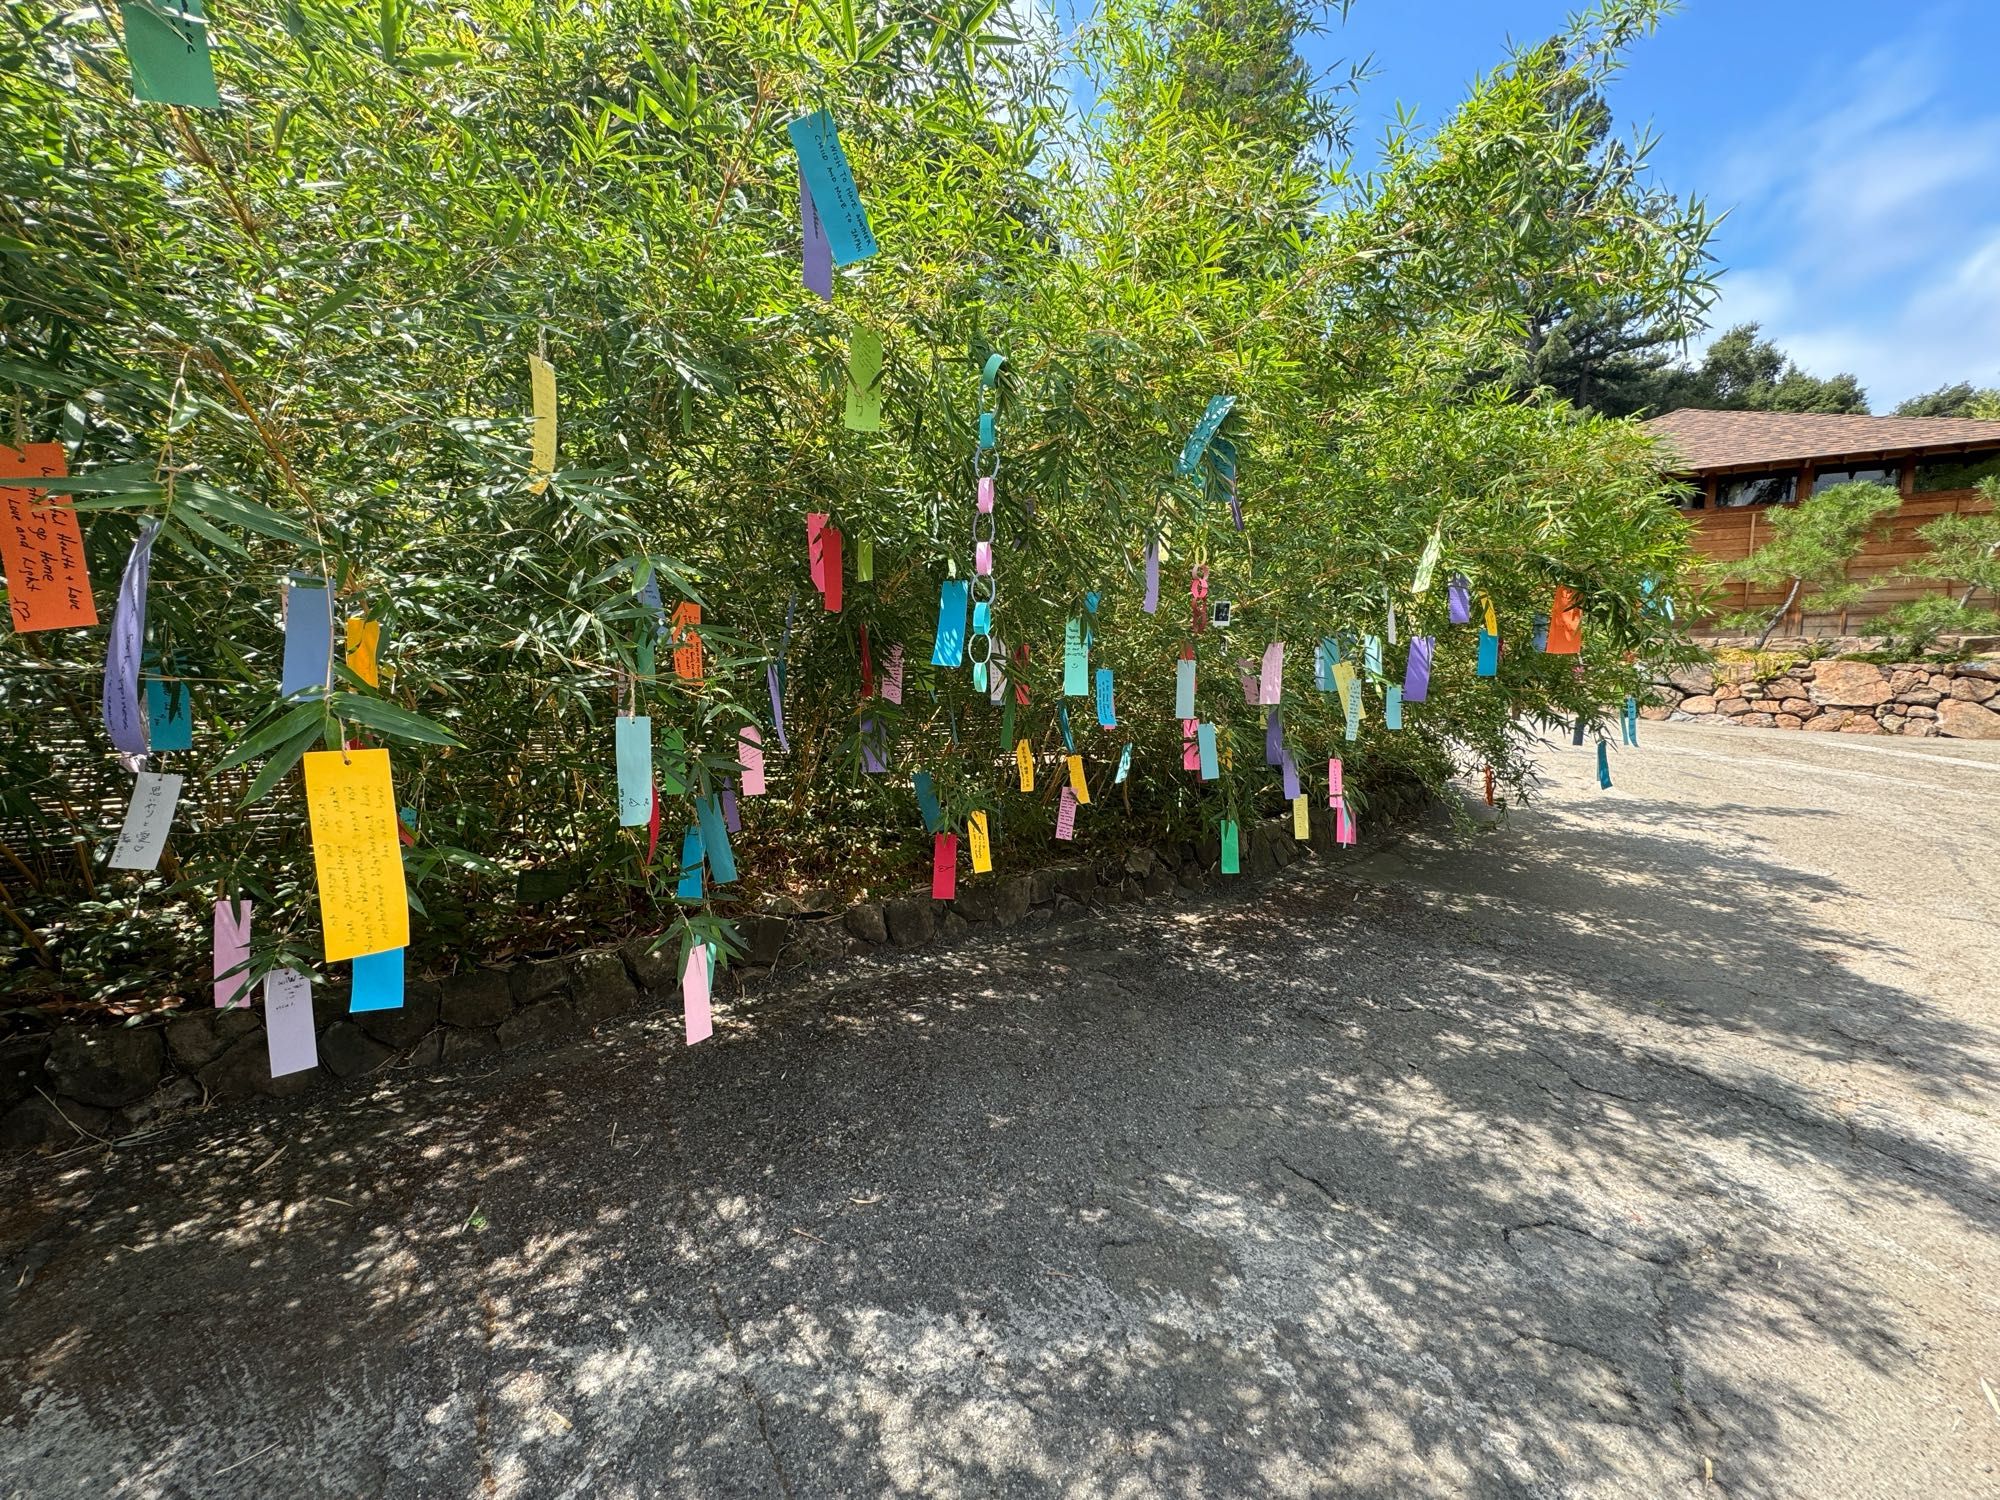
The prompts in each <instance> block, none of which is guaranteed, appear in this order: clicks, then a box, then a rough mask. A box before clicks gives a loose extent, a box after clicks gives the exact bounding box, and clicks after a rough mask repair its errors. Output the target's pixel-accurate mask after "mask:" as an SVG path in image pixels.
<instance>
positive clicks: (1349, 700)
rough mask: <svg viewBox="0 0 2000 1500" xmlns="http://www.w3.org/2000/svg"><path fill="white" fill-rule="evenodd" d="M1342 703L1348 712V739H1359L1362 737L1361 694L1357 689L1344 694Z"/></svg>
mask: <svg viewBox="0 0 2000 1500" xmlns="http://www.w3.org/2000/svg"><path fill="white" fill-rule="evenodd" d="M1340 701H1341V706H1342V707H1344V708H1345V709H1346V710H1347V738H1348V739H1350V740H1352V739H1358V738H1359V737H1360V735H1361V693H1360V691H1359V690H1358V689H1357V690H1356V691H1354V692H1352V693H1347V694H1343V695H1342V697H1341V700H1340Z"/></svg>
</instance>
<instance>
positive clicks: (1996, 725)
mask: <svg viewBox="0 0 2000 1500" xmlns="http://www.w3.org/2000/svg"><path fill="white" fill-rule="evenodd" d="M1937 714H1938V733H1940V734H1945V735H1949V736H1950V737H1951V738H1953V739H1955V740H2000V713H1995V712H1994V711H1993V710H1992V709H1990V708H1982V707H1980V706H1979V705H1978V704H1977V703H1968V702H1966V701H1965V700H1964V699H1963V698H1947V699H1945V700H1944V701H1943V702H1941V703H1940V704H1938V708H1937ZM51 1062H53V1055H52V1056H51ZM51 1071H53V1068H52V1069H51Z"/></svg>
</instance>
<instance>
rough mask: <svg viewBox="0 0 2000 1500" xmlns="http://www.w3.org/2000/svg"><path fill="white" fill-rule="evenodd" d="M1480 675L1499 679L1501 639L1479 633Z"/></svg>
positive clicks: (1483, 632) (1482, 632)
mask: <svg viewBox="0 0 2000 1500" xmlns="http://www.w3.org/2000/svg"><path fill="white" fill-rule="evenodd" d="M1479 675H1480V676H1481V677H1498V676H1499V675H1500V637H1499V636H1497V635H1488V634H1487V633H1486V632H1485V631H1483V630H1482V631H1480V632H1479Z"/></svg>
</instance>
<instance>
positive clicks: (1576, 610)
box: [1542, 588, 1583, 656]
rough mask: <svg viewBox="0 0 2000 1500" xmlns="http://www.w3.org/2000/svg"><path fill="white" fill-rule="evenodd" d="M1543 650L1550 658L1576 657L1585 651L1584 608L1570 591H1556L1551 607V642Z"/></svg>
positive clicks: (1562, 589)
mask: <svg viewBox="0 0 2000 1500" xmlns="http://www.w3.org/2000/svg"><path fill="white" fill-rule="evenodd" d="M1542 649H1543V650H1545V651H1547V652H1548V654H1549V655H1550V656H1575V655H1576V654H1577V653H1578V652H1579V651H1581V650H1583V606H1582V605H1581V604H1580V603H1578V602H1577V597H1576V594H1575V593H1574V592H1572V591H1571V590H1569V589H1566V588H1558V589H1557V590H1556V597H1555V602H1554V603H1553V604H1552V605H1550V606H1549V640H1548V644H1547V645H1546V646H1545V647H1543V648H1542Z"/></svg>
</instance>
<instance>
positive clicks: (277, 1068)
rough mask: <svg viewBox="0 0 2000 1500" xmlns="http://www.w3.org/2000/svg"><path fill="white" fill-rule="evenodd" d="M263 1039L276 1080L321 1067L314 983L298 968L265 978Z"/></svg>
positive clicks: (282, 970)
mask: <svg viewBox="0 0 2000 1500" xmlns="http://www.w3.org/2000/svg"><path fill="white" fill-rule="evenodd" d="M264 1039H265V1044H266V1047H267V1049H268V1051H269V1055H270V1059H271V1076H272V1077H273V1078H283V1077H284V1076H285V1075H286V1074H287V1073H303V1072H305V1071H306V1070H307V1069H308V1068H316V1067H318V1066H319V1043H318V1040H317V1038H316V1037H315V1035H314V1033H313V999H312V981H311V980H310V979H308V978H306V976H305V975H303V974H301V973H300V972H299V971H298V970H297V969H273V970H272V971H271V972H270V973H268V974H266V975H265V976H264Z"/></svg>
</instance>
